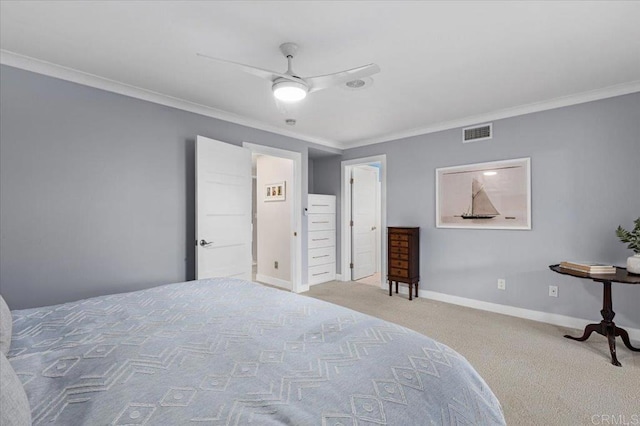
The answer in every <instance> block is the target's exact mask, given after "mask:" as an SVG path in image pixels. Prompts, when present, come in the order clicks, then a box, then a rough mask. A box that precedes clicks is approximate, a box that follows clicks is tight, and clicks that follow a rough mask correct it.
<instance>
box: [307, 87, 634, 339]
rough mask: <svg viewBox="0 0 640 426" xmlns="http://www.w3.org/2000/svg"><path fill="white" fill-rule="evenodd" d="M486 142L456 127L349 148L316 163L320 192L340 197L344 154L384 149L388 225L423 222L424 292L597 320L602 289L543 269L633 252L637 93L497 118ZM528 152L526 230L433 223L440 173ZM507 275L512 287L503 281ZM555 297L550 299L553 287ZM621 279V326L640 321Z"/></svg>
mask: <svg viewBox="0 0 640 426" xmlns="http://www.w3.org/2000/svg"><path fill="white" fill-rule="evenodd" d="M493 129H494V138H493V139H492V140H490V141H482V142H475V143H469V144H463V143H462V142H461V130H460V129H455V130H450V131H444V132H439V133H433V134H428V135H421V136H417V137H412V138H407V139H402V140H398V141H393V142H388V143H382V144H377V145H372V146H367V147H361V148H355V149H350V150H346V151H345V152H344V155H343V158H342V159H337V160H335V159H323V160H316V161H315V163H314V171H315V173H314V174H315V176H314V188H315V190H316V192H323V191H326V192H327V193H335V194H338V196H339V194H340V174H339V170H340V161H341V160H349V159H355V158H361V157H368V156H371V155H378V154H386V155H387V166H388V169H387V172H388V178H387V215H388V216H387V218H388V225H389V226H393V225H396V226H397V225H415V226H420V227H421V234H420V235H421V248H420V249H421V265H420V267H421V277H422V280H421V285H420V288H421V289H424V290H433V291H436V292H441V293H446V294H450V295H456V296H461V297H466V298H471V299H477V300H482V301H487V302H494V303H500V304H506V305H511V306H516V307H522V308H526V309H533V310H538V311H544V312H549V313H557V314H564V315H569V316H573V317H578V318H587V319H589V318H590V319H594V320H598V321H599V320H600V314H599V311H600V309H601V306H602V305H601V304H602V288H601V287H602V286H600V285H599V284H595V283H593V282H592V281H589V280H581V279H575V278H570V277H563V276H560V275H558V274H555V273H553V272H551V271H549V270H548V268H547V265H550V264H553V263H557V262H559V261H561V260H568V259H574V260H598V261H603V262H611V263H614V264H616V265H621V266H624V265H625V262H626V258H627V257H628V256H629V255H631V254H632V252H631V251H630V250H627V249H626V248H625V245H624V244H622V243H621V242H619V241H618V239H617V237H616V236H615V234H614V230H615V228H616V227H617V226H618V224H622V225H623V226H625V227H627V228H629V227H631V226H632V225H633V220H634V219H635V218H637V217H638V216H640V94H639V93H635V94H631V95H626V96H621V97H617V98H611V99H605V100H600V101H596V102H590V103H585V104H581V105H575V106H571V107H565V108H560V109H555V110H549V111H545V112H540V113H534V114H528V115H524V116H519V117H513V118H509V119H504V120H498V121H494V123H493ZM520 157H531V167H532V208H533V211H532V216H533V217H532V220H533V229H532V230H531V231H505V230H465V229H436V228H435V206H434V205H435V182H434V181H435V169H436V168H438V167H446V166H454V165H460V164H469V163H477V162H484V161H493V160H502V159H510V158H520ZM498 278H505V279H506V281H507V289H506V291H499V290H497V285H496V280H497V279H498ZM552 284H553V285H558V286H559V297H558V298H557V299H556V298H550V297H549V296H548V286H549V285H552ZM637 287H638V286H630V285H622V284H616V285H614V289H613V298H614V310H615V311H616V318H615V320H616V322H617V323H620V324H625V325H627V326H632V327H636V328H640V309H638V303H639V302H640V291H639V290H640V288H637Z"/></svg>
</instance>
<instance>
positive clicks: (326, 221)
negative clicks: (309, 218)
mask: <svg viewBox="0 0 640 426" xmlns="http://www.w3.org/2000/svg"><path fill="white" fill-rule="evenodd" d="M311 223H329V221H328V220H325V221H321V222H311Z"/></svg>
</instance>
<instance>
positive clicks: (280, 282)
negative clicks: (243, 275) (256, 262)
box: [256, 274, 291, 290]
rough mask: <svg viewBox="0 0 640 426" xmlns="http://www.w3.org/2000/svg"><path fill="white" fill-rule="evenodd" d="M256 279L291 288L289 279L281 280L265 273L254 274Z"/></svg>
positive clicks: (287, 288)
mask: <svg viewBox="0 0 640 426" xmlns="http://www.w3.org/2000/svg"><path fill="white" fill-rule="evenodd" d="M256 281H260V282H262V283H265V284H269V285H273V286H276V287H280V288H284V289H286V290H291V281H285V280H281V279H280V278H274V277H269V276H267V275H262V274H256Z"/></svg>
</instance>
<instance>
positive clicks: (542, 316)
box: [385, 286, 640, 342]
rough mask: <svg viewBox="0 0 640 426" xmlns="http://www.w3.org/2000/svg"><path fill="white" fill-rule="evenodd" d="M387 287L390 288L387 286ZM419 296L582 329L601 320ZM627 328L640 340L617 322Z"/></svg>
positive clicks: (433, 294)
mask: <svg viewBox="0 0 640 426" xmlns="http://www.w3.org/2000/svg"><path fill="white" fill-rule="evenodd" d="M385 288H388V287H387V286H385ZM399 292H400V293H402V294H407V295H408V294H409V289H408V287H406V286H403V287H400V289H399ZM418 296H419V297H422V298H425V299H431V300H437V301H439V302H445V303H451V304H453V305H460V306H466V307H468V308H474V309H480V310H482V311H488V312H495V313H497V314H503V315H510V316H512V317H517V318H525V319H528V320H532V321H538V322H544V323H547V324H553V325H557V326H560V327H567V328H575V329H578V330H582V329H584V328H585V326H586V325H587V324H592V323H597V322H599V320H586V319H582V318H575V317H570V316H567V315H560V314H552V313H549V312H542V311H534V310H532V309H525V308H518V307H515V306H509V305H500V304H498V303H491V302H484V301H482V300H475V299H468V298H466V297H460V296H453V295H450V294H445V293H438V292H435V291H429V290H418ZM617 325H619V326H621V327H622V328H624V329H625V330H627V332H628V333H629V338H630V339H631V340H635V341H637V342H640V329H637V328H631V327H625V326H624V325H621V324H617Z"/></svg>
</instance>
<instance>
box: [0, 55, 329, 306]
mask: <svg viewBox="0 0 640 426" xmlns="http://www.w3.org/2000/svg"><path fill="white" fill-rule="evenodd" d="M0 78H1V80H0V86H1V88H2V90H1V91H0V108H1V109H0V117H1V118H0V119H1V126H0V161H1V162H0V251H1V254H2V255H1V256H0V291H1V292H2V295H3V296H4V297H5V299H6V300H7V303H8V304H9V306H10V307H11V308H12V309H19V308H25V307H33V306H41V305H49V304H54V303H61V302H66V301H70V300H77V299H81V298H85V297H89V296H94V295H100V294H108V293H115V292H121V291H130V290H137V289H141V288H146V287H151V286H154V285H159V284H164V283H171V282H178V281H184V280H190V279H193V278H194V276H195V274H194V252H195V250H194V245H193V241H194V238H195V237H194V198H193V193H194V180H193V173H194V139H195V136H196V135H203V136H207V137H210V138H214V139H218V140H221V141H225V142H229V143H232V144H236V145H240V144H242V142H243V141H246V142H252V143H256V144H261V145H269V146H272V147H277V148H281V149H288V150H291V151H297V152H301V153H302V176H303V183H302V194H303V207H305V206H306V199H307V197H306V195H307V188H308V182H307V161H308V156H307V152H308V147H310V146H311V147H316V149H317V148H318V146H317V145H314V144H310V143H307V142H304V141H301V140H296V139H292V138H287V137H284V136H280V135H276V134H272V133H268V132H264V131H260V130H256V129H252V128H248V127H244V126H240V125H236V124H232V123H228V122H224V121H221V120H216V119H213V118H209V117H204V116H201V115H198V114H193V113H188V112H185V111H180V110H176V109H173V108H169V107H165V106H161V105H157V104H153V103H149V102H145V101H141V100H137V99H133V98H129V97H126V96H122V95H118V94H114V93H110V92H106V91H102V90H98V89H94V88H90V87H86V86H82V85H78V84H74V83H70V82H66V81H62V80H58V79H54V78H50V77H46V76H42V75H39V74H34V73H31V72H27V71H23V70H18V69H15V68H11V67H7V66H2V67H1V68H0ZM302 223H303V232H302V235H303V242H302V245H303V250H306V239H304V238H305V237H304V236H306V232H305V228H306V221H305V220H303V221H302ZM302 271H303V279H304V281H306V278H305V277H306V275H307V274H306V256H303V265H302Z"/></svg>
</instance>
